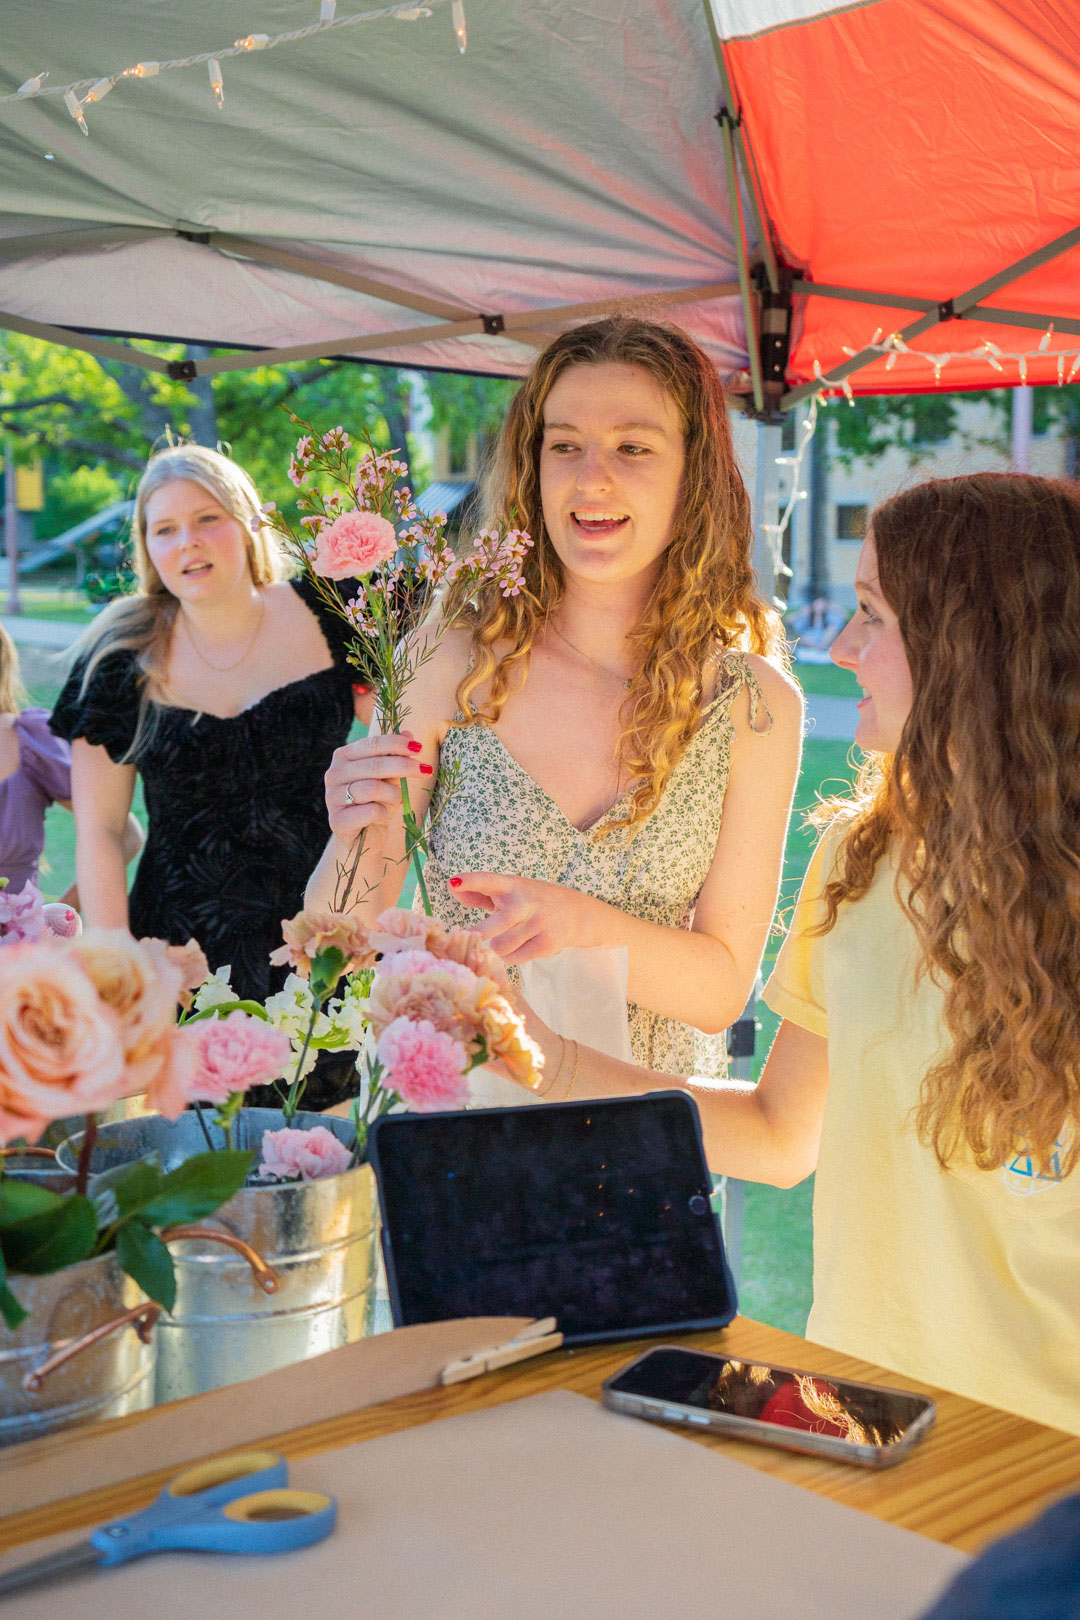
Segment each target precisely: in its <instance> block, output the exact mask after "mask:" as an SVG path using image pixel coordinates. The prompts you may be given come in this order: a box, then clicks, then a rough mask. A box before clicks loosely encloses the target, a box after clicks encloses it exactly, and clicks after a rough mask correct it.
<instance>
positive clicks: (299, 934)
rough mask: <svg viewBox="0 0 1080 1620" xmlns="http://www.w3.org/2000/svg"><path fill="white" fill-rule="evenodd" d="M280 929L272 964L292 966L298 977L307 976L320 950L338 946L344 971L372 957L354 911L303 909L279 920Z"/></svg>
mask: <svg viewBox="0 0 1080 1620" xmlns="http://www.w3.org/2000/svg"><path fill="white" fill-rule="evenodd" d="M281 932H282V934H283V936H284V939H285V943H284V945H279V946H278V948H277V950H276V951H273V952H272V953H271V956H270V960H271V962H272V963H273V965H274V966H275V967H286V966H289V967H292V968H295V970H296V972H297V973H299V975H300V977H301V978H302V979H307V978H310V976H311V964H312V962H313V961H314V960H315V958H316V957H317V956H318V954H319V952H320V951H327V950H331V949H337V950H339V951H340V952H341V953H342V955H343V956H344V958H345V966H344V968H343V970H342V971H343V972H345V973H352V972H354V971H355V970H356V969H357V968H361V967H371V966H372V965H373V964H374V961H375V952H374V950H373V949H372V948H371V944H370V942H369V940H368V932H367V929H366V928H365V927H364V925H363V923H362V922H361V921H360V919H359V917H357V916H356V914H355V913H349V914H348V915H343V914H342V913H341V912H338V911H331V910H330V909H329V908H328V907H313V908H311V909H305V910H303V911H298V912H297V914H296V916H295V917H290V918H288V919H287V920H286V921H285V922H283V923H282V925H281Z"/></svg>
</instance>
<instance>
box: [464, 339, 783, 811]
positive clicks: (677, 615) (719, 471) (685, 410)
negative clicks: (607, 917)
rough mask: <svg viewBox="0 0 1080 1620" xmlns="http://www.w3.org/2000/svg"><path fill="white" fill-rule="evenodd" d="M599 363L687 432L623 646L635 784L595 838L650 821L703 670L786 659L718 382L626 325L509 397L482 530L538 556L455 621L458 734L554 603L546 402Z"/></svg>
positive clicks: (628, 767) (629, 759) (686, 732)
mask: <svg viewBox="0 0 1080 1620" xmlns="http://www.w3.org/2000/svg"><path fill="white" fill-rule="evenodd" d="M606 364H618V365H633V366H640V367H642V368H643V370H645V371H647V372H649V374H650V375H651V376H652V377H654V378H655V379H656V381H657V382H658V383H659V384H660V385H661V387H663V388H664V389H665V390H666V391H667V393H668V394H669V395H670V396H671V398H672V399H673V400H674V402H675V405H676V406H677V408H678V411H679V415H680V419H681V423H682V428H683V433H684V435H685V458H686V459H685V464H684V470H683V478H682V488H681V491H680V495H679V503H678V508H677V511H676V514H675V521H674V528H673V533H672V537H671V541H670V543H669V545H668V546H667V549H666V550H665V552H664V555H663V562H662V566H661V569H660V574H659V577H658V579H657V581H656V584H655V586H654V587H653V590H652V593H651V595H650V597H649V600H648V602H647V603H646V605H645V608H644V611H643V612H642V615H641V619H640V621H639V622H638V624H637V625H636V626H635V628H634V630H633V631H632V633H631V635H630V636H629V638H628V639H629V641H630V644H631V647H632V649H635V650H636V651H637V653H638V659H639V661H638V667H637V672H636V674H635V676H634V678H633V681H632V683H631V686H630V689H629V692H628V694H627V698H626V702H625V704H624V706H623V731H622V735H621V738H620V743H619V757H620V761H621V763H622V765H623V767H624V769H625V771H626V772H627V775H628V777H629V778H630V780H631V781H635V782H637V784H638V785H637V787H636V788H635V790H634V793H633V795H632V797H631V802H630V808H629V813H628V815H626V816H625V817H624V818H623V819H622V820H621V821H616V822H612V823H610V824H609V825H607V826H606V827H605V829H604V830H605V832H610V831H614V830H615V829H616V828H618V827H626V828H627V829H628V832H629V833H632V832H633V831H634V829H636V827H637V826H638V825H639V824H640V823H641V822H642V821H644V819H645V818H646V816H648V815H650V814H651V813H652V811H653V810H655V808H656V806H657V804H658V803H659V801H660V797H661V795H662V793H663V791H664V788H665V786H666V784H667V781H668V778H669V777H670V775H671V772H672V771H673V770H674V768H675V766H676V765H677V764H678V762H679V760H680V758H681V757H682V754H683V752H684V750H685V749H686V747H687V744H688V743H689V741H690V739H691V737H692V736H693V734H694V731H695V729H696V727H697V724H698V720H699V716H700V707H701V694H702V689H703V685H704V681H705V673H706V666H707V665H708V664H709V662H710V660H712V659H715V656H716V654H717V652H718V650H722V649H724V648H727V647H738V648H744V649H745V650H747V651H750V652H757V653H763V654H765V655H766V656H771V657H774V658H778V659H780V660H785V659H786V648H785V644H784V640H783V634H782V627H781V624H780V620H779V618H778V617H777V615H776V614H775V613H774V612H773V610H772V609H771V608H770V607H768V606H767V605H766V603H765V602H764V601H763V600H762V599H761V597H760V596H759V595H758V594H757V591H756V588H755V584H754V572H753V565H752V557H753V533H752V529H751V523H750V502H749V498H748V496H747V493H746V489H745V486H744V485H743V481H742V478H741V476H740V474H739V469H738V466H737V465H736V461H735V453H734V449H733V446H732V442H731V427H730V424H729V422H728V414H727V404H726V401H725V398H724V390H723V385H722V384H721V382H720V378H719V376H718V374H717V372H716V370H715V368H714V366H713V365H712V363H711V362H710V360H709V359H708V357H707V356H706V355H705V354H704V353H703V351H702V350H701V349H700V348H699V347H698V346H697V344H696V343H694V342H693V341H692V340H691V339H690V338H689V337H687V335H686V333H685V332H682V331H680V330H679V329H678V328H677V327H673V326H666V325H663V324H661V323H659V322H655V321H647V320H641V319H638V318H636V317H631V316H613V317H610V318H609V319H606V320H602V321H592V322H590V323H589V324H588V325H586V326H578V327H575V328H574V329H573V330H572V331H569V332H565V333H563V334H562V336H560V337H558V338H556V339H555V341H554V342H553V343H551V344H550V345H549V346H548V348H546V349H545V350H544V352H543V353H542V354H541V355H540V356H539V357H538V358H537V360H536V363H535V365H534V366H533V369H532V371H531V372H530V374H529V376H528V377H527V378H526V380H525V382H524V383H523V385H522V387H521V388H520V389H519V391H518V393H517V394H516V395H515V396H514V399H513V402H512V403H511V406H510V410H509V412H508V414H507V417H506V421H505V423H504V424H503V428H502V431H501V433H500V435H499V441H498V444H497V447H496V451H495V455H494V459H493V462H492V466H491V469H490V471H489V474H488V477H487V480H486V487H485V513H484V522H485V523H489V522H490V523H495V522H500V521H501V522H507V523H513V524H515V525H516V526H518V527H520V528H524V529H527V530H528V532H529V534H531V536H532V538H533V546H532V549H531V551H530V552H529V553H528V556H527V560H526V565H525V573H524V587H525V588H524V589H523V591H522V592H521V594H520V595H519V596H514V597H504V596H502V595H501V593H500V592H499V590H498V589H497V587H495V586H492V587H491V588H490V589H489V590H488V591H486V592H485V593H484V594H483V595H481V597H480V598H479V600H478V602H477V603H475V604H474V605H473V606H471V607H468V608H465V609H464V614H463V619H462V621H461V622H463V623H464V624H466V625H468V626H469V628H470V630H471V632H472V645H473V660H472V667H471V669H470V671H469V673H468V674H467V675H466V676H465V678H464V680H463V681H462V683H461V686H460V687H459V690H458V705H459V707H460V709H461V712H462V715H463V716H464V721H465V723H466V724H472V723H475V722H478V721H485V722H487V723H491V722H493V721H495V720H497V719H498V717H499V715H500V714H501V712H502V709H503V705H504V704H505V702H506V700H507V698H508V696H509V695H510V690H511V683H512V682H514V681H515V679H517V680H520V679H521V678H522V676H523V674H524V671H525V669H526V668H527V667H528V658H529V650H530V648H531V646H532V643H533V641H534V639H535V637H536V635H537V633H538V631H540V630H541V629H542V627H543V625H544V624H545V622H546V621H547V620H548V619H549V618H550V616H551V615H552V613H553V612H554V611H555V609H556V608H557V606H558V604H559V601H560V600H561V598H562V594H563V590H564V579H563V571H562V565H561V564H560V562H559V558H558V556H557V555H556V553H555V550H554V547H553V546H552V544H551V541H550V539H549V538H548V535H547V533H546V530H545V528H544V517H543V510H542V506H541V499H540V447H541V442H542V439H543V432H544V421H543V415H544V404H545V401H546V400H547V397H548V394H549V393H550V391H551V388H552V386H553V385H554V383H555V382H556V381H557V379H558V378H559V377H561V376H562V374H563V373H564V372H565V371H566V370H568V369H569V367H571V366H595V365H606ZM451 601H452V599H451ZM453 606H454V608H455V610H460V609H461V608H462V604H458V603H453ZM500 644H502V647H503V650H502V651H501V652H500V653H498V654H497V653H496V651H495V649H496V647H497V646H499V645H500ZM489 680H490V682H491V685H490V690H489V693H488V696H487V699H486V701H485V702H484V703H482V704H481V705H479V706H474V705H473V701H472V700H473V698H474V697H475V695H476V692H477V691H478V689H479V688H480V687H481V686H482V685H484V683H485V682H487V681H489Z"/></svg>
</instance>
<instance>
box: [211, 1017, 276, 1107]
mask: <svg viewBox="0 0 1080 1620" xmlns="http://www.w3.org/2000/svg"><path fill="white" fill-rule="evenodd" d="M194 1036H195V1045H196V1050H197V1054H198V1063H197V1068H196V1071H195V1075H194V1077H193V1078H192V1080H191V1081H190V1082H189V1084H188V1088H187V1095H188V1101H189V1102H210V1103H224V1102H227V1101H228V1100H229V1097H230V1096H231V1095H232V1093H233V1092H234V1091H246V1090H247V1089H248V1087H249V1086H259V1085H269V1083H270V1081H271V1080H278V1079H280V1078H281V1076H282V1075H283V1074H284V1073H285V1069H286V1067H287V1065H288V1063H289V1059H290V1058H291V1056H292V1047H291V1045H290V1043H289V1037H288V1036H287V1035H286V1034H285V1032H284V1030H280V1029H274V1027H273V1026H272V1025H271V1024H267V1023H264V1022H263V1020H262V1019H261V1018H254V1017H252V1015H251V1014H250V1013H245V1012H231V1013H229V1014H228V1016H227V1017H225V1018H208V1019H207V1020H206V1022H205V1023H203V1024H197V1025H195V1026H194Z"/></svg>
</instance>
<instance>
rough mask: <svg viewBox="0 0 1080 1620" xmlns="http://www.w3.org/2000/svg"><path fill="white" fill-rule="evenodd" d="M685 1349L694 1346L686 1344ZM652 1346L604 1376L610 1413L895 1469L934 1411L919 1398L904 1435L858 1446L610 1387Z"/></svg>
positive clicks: (883, 1390)
mask: <svg viewBox="0 0 1080 1620" xmlns="http://www.w3.org/2000/svg"><path fill="white" fill-rule="evenodd" d="M686 1348H687V1349H690V1348H692V1346H686ZM651 1354H652V1350H646V1351H644V1353H643V1354H642V1355H640V1356H635V1357H634V1359H633V1361H628V1362H627V1363H626V1366H625V1367H620V1368H619V1370H618V1372H616V1373H612V1375H611V1377H610V1378H608V1379H606V1380H605V1382H604V1385H603V1387H602V1389H601V1393H600V1398H601V1400H602V1402H603V1404H604V1405H605V1406H607V1407H610V1408H611V1410H612V1411H613V1412H623V1413H625V1414H626V1415H627V1416H629V1417H639V1418H644V1419H646V1421H647V1422H650V1423H677V1424H679V1425H680V1426H681V1427H683V1428H687V1429H696V1430H697V1431H698V1432H699V1433H712V1434H716V1435H721V1436H723V1437H724V1438H726V1439H729V1440H753V1441H756V1442H757V1443H758V1444H759V1445H766V1446H773V1447H774V1448H776V1449H778V1450H780V1451H798V1452H802V1453H804V1454H805V1455H808V1456H811V1457H828V1458H830V1459H832V1460H833V1461H836V1462H846V1463H855V1464H857V1465H859V1466H861V1467H863V1468H893V1467H895V1466H896V1464H897V1463H899V1462H902V1461H903V1459H904V1458H905V1457H906V1456H907V1455H908V1454H909V1452H910V1451H911V1450H912V1448H913V1447H914V1446H916V1445H917V1444H918V1443H919V1441H920V1440H921V1439H922V1438H923V1436H924V1435H926V1434H927V1433H928V1432H929V1430H930V1429H931V1428H932V1427H933V1424H934V1420H935V1418H936V1416H937V1408H936V1406H935V1405H934V1403H933V1401H932V1400H930V1398H929V1396H926V1397H918V1396H915V1397H914V1398H915V1399H920V1398H923V1399H925V1400H926V1409H925V1411H923V1412H922V1413H921V1414H920V1415H919V1416H918V1417H917V1418H916V1419H915V1420H914V1421H913V1422H912V1423H911V1425H910V1426H909V1427H908V1429H907V1430H906V1431H905V1433H904V1437H903V1439H902V1440H899V1441H897V1443H896V1445H893V1446H862V1445H856V1444H854V1443H853V1442H852V1441H850V1440H841V1439H840V1438H838V1437H837V1436H835V1435H831V1434H813V1433H811V1432H810V1431H808V1430H805V1429H787V1428H781V1427H780V1426H778V1425H777V1424H775V1423H762V1422H761V1421H760V1420H759V1419H758V1418H747V1417H737V1416H735V1414H734V1413H730V1412H710V1411H706V1410H705V1409H704V1408H703V1407H700V1406H686V1405H683V1404H681V1403H680V1402H678V1401H671V1400H664V1399H662V1398H659V1397H653V1396H647V1395H635V1394H629V1393H626V1392H624V1391H622V1390H617V1389H614V1388H613V1387H612V1386H613V1385H614V1384H615V1383H616V1382H617V1381H618V1380H619V1379H620V1378H622V1377H624V1376H625V1375H626V1374H627V1373H628V1372H629V1371H630V1369H631V1368H632V1367H636V1366H637V1365H638V1363H639V1362H641V1361H644V1360H645V1359H646V1358H647V1357H648V1356H649V1355H651ZM695 1354H698V1355H705V1354H709V1352H706V1351H695ZM710 1359H712V1360H715V1361H717V1362H724V1361H729V1360H733V1359H737V1360H739V1361H741V1362H742V1364H743V1366H744V1367H754V1366H757V1367H768V1368H769V1369H770V1370H771V1371H773V1372H778V1373H787V1374H788V1375H796V1374H799V1375H803V1376H809V1377H814V1378H821V1377H824V1376H826V1375H824V1374H822V1373H820V1372H818V1373H812V1372H810V1370H809V1369H808V1368H805V1367H784V1366H781V1365H780V1364H779V1363H778V1362H763V1361H758V1362H755V1361H752V1360H747V1359H745V1358H744V1357H742V1356H739V1357H737V1358H736V1357H729V1356H710ZM842 1382H843V1383H844V1384H846V1385H848V1386H849V1387H850V1388H852V1389H861V1390H867V1391H870V1392H872V1393H874V1394H886V1395H900V1396H903V1397H905V1398H907V1399H911V1398H912V1397H913V1392H912V1391H910V1390H898V1389H893V1388H891V1387H890V1386H889V1385H888V1384H864V1383H861V1382H860V1381H859V1380H858V1379H854V1378H844V1379H843V1380H842Z"/></svg>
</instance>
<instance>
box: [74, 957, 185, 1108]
mask: <svg viewBox="0 0 1080 1620" xmlns="http://www.w3.org/2000/svg"><path fill="white" fill-rule="evenodd" d="M153 943H154V944H156V946H157V947H158V948H157V950H156V951H155V950H154V949H153V946H152V945H151V944H142V943H140V942H139V941H137V940H134V939H132V937H131V935H130V934H127V933H125V932H124V930H123V929H120V928H115V929H112V928H88V929H87V931H86V932H85V933H84V934H82V935H80V936H79V938H77V939H74V940H72V942H71V944H70V946H69V947H68V948H69V951H70V953H71V955H72V956H73V957H74V958H75V960H76V961H77V962H78V963H79V965H80V966H81V968H82V970H83V972H84V973H85V974H86V976H87V978H88V979H89V980H90V982H91V984H92V985H93V986H94V987H95V989H96V990H97V993H98V995H99V996H100V997H101V999H102V1001H103V1002H104V1004H105V1006H106V1007H109V1008H111V1009H112V1011H113V1012H114V1013H115V1014H116V1017H117V1019H118V1020H119V1023H120V1032H121V1039H122V1041H123V1043H124V1057H125V1059H126V1062H127V1080H128V1083H127V1092H128V1094H129V1095H130V1094H131V1093H133V1092H136V1091H146V1090H148V1089H149V1087H150V1086H151V1085H152V1084H153V1082H154V1079H155V1077H156V1075H157V1072H158V1069H159V1068H160V1066H161V1062H162V1050H163V1049H162V1047H161V1038H162V1036H163V1035H164V1034H165V1033H166V1031H167V1030H169V1029H171V1027H172V1025H173V1024H174V1022H175V1019H176V1006H177V1002H178V1001H179V999H180V989H181V983H182V979H181V973H180V969H179V968H178V967H175V966H174V965H173V963H172V962H170V961H169V960H168V959H167V957H166V955H165V949H166V948H165V946H163V945H162V944H161V942H160V940H158V941H155V942H153Z"/></svg>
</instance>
